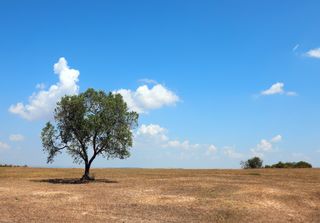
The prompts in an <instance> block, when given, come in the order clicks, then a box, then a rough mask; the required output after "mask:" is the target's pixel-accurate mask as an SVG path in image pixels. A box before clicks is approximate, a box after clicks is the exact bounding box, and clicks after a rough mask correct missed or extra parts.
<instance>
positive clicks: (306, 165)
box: [295, 161, 312, 168]
mask: <svg viewBox="0 0 320 223" xmlns="http://www.w3.org/2000/svg"><path fill="white" fill-rule="evenodd" d="M295 168H312V165H311V164H310V163H307V162H305V161H300V162H297V163H296V164H295Z"/></svg>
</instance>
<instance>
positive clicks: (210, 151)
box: [206, 145, 218, 155]
mask: <svg viewBox="0 0 320 223" xmlns="http://www.w3.org/2000/svg"><path fill="white" fill-rule="evenodd" d="M217 151H218V148H217V147H216V146H215V145H209V146H208V149H207V151H206V154H207V155H212V154H215V153H216V152H217Z"/></svg>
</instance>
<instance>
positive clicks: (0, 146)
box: [0, 141, 10, 149]
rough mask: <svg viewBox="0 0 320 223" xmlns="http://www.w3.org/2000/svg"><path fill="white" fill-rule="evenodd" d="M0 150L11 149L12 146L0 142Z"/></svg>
mask: <svg viewBox="0 0 320 223" xmlns="http://www.w3.org/2000/svg"><path fill="white" fill-rule="evenodd" d="M0 149H10V146H9V145H8V144H7V143H4V142H1V141H0Z"/></svg>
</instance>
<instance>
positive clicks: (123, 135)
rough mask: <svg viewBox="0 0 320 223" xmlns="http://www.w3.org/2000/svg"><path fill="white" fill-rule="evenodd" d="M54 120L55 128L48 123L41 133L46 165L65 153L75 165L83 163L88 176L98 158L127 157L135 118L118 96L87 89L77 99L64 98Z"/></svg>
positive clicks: (135, 121)
mask: <svg viewBox="0 0 320 223" xmlns="http://www.w3.org/2000/svg"><path fill="white" fill-rule="evenodd" d="M54 119H55V125H53V124H51V123H50V122H48V123H47V124H46V126H45V127H44V128H43V130H42V133H41V139H42V145H43V148H44V151H45V152H46V153H47V154H48V159H47V162H48V163H51V162H53V161H54V157H55V156H56V155H57V154H59V153H61V151H62V150H66V151H67V153H68V154H70V155H71V156H72V158H73V160H74V162H75V163H85V167H86V171H87V172H88V173H89V169H90V166H91V163H92V162H93V160H94V159H95V158H96V157H97V156H100V155H101V156H103V157H105V158H107V159H112V158H120V159H124V158H127V157H129V156H130V153H129V148H130V147H131V146H132V131H131V130H132V129H133V128H135V127H136V126H137V122H138V114H137V113H136V112H130V111H129V110H128V107H127V104H126V103H125V102H124V101H123V98H122V96H121V95H120V94H112V93H109V94H106V93H105V92H104V91H95V90H94V89H88V90H87V91H86V92H84V93H81V94H79V95H75V96H65V97H63V98H62V99H61V101H60V102H58V103H57V107H56V109H55V115H54ZM90 155H91V156H90ZM88 173H87V174H88ZM87 174H86V175H87Z"/></svg>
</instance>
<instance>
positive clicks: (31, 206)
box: [0, 167, 320, 223]
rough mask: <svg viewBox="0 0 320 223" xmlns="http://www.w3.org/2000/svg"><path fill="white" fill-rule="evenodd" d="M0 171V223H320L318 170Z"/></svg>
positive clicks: (7, 169) (12, 169) (37, 169)
mask: <svg viewBox="0 0 320 223" xmlns="http://www.w3.org/2000/svg"><path fill="white" fill-rule="evenodd" d="M92 173H94V175H95V177H96V179H97V180H96V181H95V182H90V183H87V184H79V181H78V180H77V179H78V178H80V177H81V176H82V170H81V169H45V168H4V167H2V168H0V222H10V223H11V222H179V223H180V222H257V223H258V222H320V169H263V170H178V169H172V170H171V169H170V170H169V169H93V170H92Z"/></svg>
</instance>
